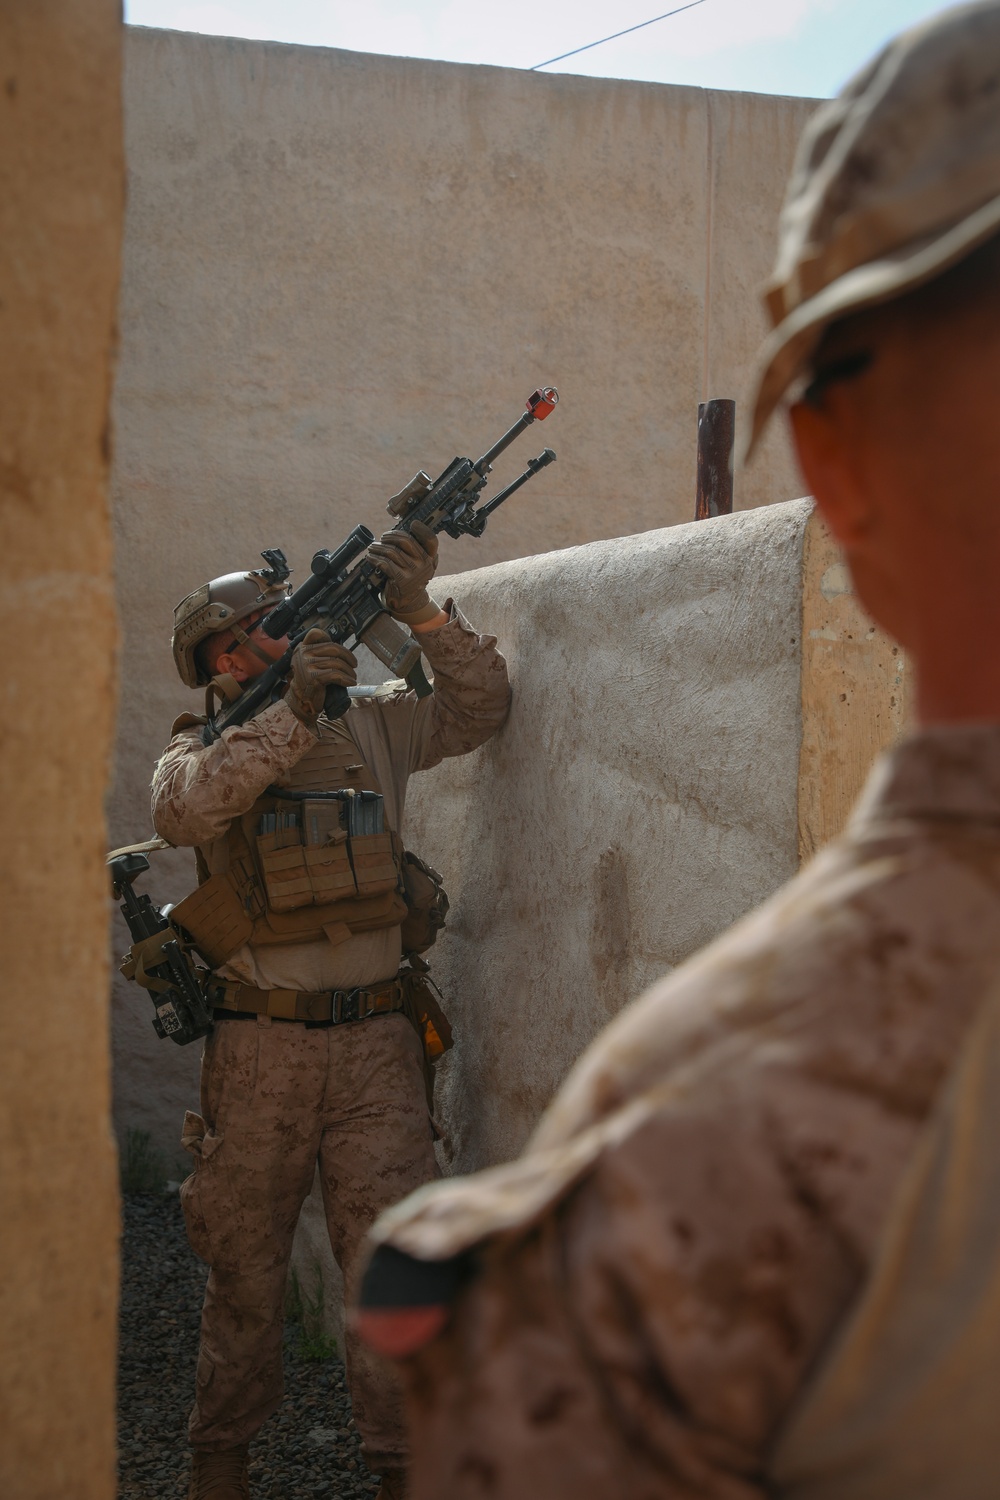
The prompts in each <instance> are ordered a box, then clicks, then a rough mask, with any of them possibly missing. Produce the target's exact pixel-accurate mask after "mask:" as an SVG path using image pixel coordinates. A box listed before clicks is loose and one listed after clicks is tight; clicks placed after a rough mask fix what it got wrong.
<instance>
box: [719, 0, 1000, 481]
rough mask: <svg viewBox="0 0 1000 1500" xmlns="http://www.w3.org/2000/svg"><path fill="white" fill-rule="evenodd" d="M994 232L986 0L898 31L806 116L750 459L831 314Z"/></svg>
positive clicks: (997, 135) (882, 298) (992, 22)
mask: <svg viewBox="0 0 1000 1500" xmlns="http://www.w3.org/2000/svg"><path fill="white" fill-rule="evenodd" d="M998 230H1000V0H980V3H977V4H972V5H959V6H955V7H953V8H952V9H950V10H946V11H944V12H943V13H942V14H940V15H938V16H934V17H933V18H932V19H931V20H929V21H926V22H924V23H923V24H922V25H919V26H915V27H913V28H912V29H911V30H909V31H905V32H903V33H902V35H901V36H898V37H896V38H895V40H894V41H892V42H890V43H889V44H888V46H887V47H886V48H885V49H884V50H883V51H882V52H881V53H880V54H879V55H878V56H877V57H876V58H875V59H874V60H873V61H872V62H871V63H869V65H868V66H867V67H866V68H865V69H863V71H862V72H860V73H858V74H857V76H856V77H855V78H853V79H852V80H851V82H850V83H848V84H847V85H846V87H845V88H844V91H843V93H842V94H841V95H840V96H839V98H837V99H834V100H831V102H830V103H829V104H824V105H823V106H822V107H821V108H820V109H819V110H817V112H816V114H815V115H813V117H812V119H811V120H810V122H809V124H808V125H807V126H806V129H805V132H804V134H803V136H802V140H801V142H800V143H799V150H798V155H797V157H796V161H795V166H794V168H793V170H792V176H791V179H790V181H789V185H788V191H787V194H786V196H785V203H784V207H783V209H782V212H781V219H780V223H779V242H778V256H777V262H776V265H775V270H774V275H773V277H772V279H771V281H770V283H769V284H768V287H767V290H766V293H765V302H766V305H767V309H768V312H769V314H770V318H771V323H772V325H773V327H774V332H773V333H772V334H771V336H770V337H769V338H768V340H767V342H766V343H765V345H764V347H763V349H762V350H761V354H760V357H759V360H758V365H757V373H756V379H755V387H754V390H755V393H754V396H753V404H752V412H753V415H752V418H751V422H750V426H749V431H748V432H747V433H746V435H745V441H746V452H747V456H749V454H750V452H751V451H752V450H753V448H754V446H755V444H756V442H757V440H758V438H759V437H760V435H761V433H762V431H763V429H764V426H765V424H766V423H767V421H768V418H769V417H770V416H771V414H772V412H773V411H774V409H775V407H776V406H777V404H778V402H779V401H780V400H781V397H782V396H783V395H784V393H785V392H786V391H787V390H788V388H789V386H790V385H791V384H792V382H793V381H795V380H796V379H797V377H799V376H800V375H802V374H803V372H804V370H805V368H806V366H807V364H808V361H809V359H810V357H811V355H812V354H813V353H814V351H815V349H816V346H817V344H818V343H819V340H820V337H821V335H822V333H823V330H824V328H826V327H827V325H828V324H830V323H832V322H834V321H836V320H837V319H838V318H842V317H844V316H845V315H846V314H848V313H852V312H858V311H860V310H861V309H862V308H866V307H874V306H876V305H877V304H879V303H881V302H888V301H891V300H892V298H894V297H898V296H900V295H902V293H904V292H908V291H910V290H912V289H913V288H915V287H918V286H920V285H922V284H923V283H925V282H928V281H931V280H933V279H934V277H935V276H938V275H940V274H941V273H942V272H943V271H945V270H947V269H948V268H949V267H951V266H953V265H955V264H956V263H957V262H958V261H960V260H962V259H964V257H965V256H966V255H969V254H970V253H971V252H972V251H973V250H975V249H977V248H978V246H979V245H981V244H983V243H984V242H985V241H986V240H988V239H990V238H991V237H992V236H993V235H994V234H995V233H997V231H998Z"/></svg>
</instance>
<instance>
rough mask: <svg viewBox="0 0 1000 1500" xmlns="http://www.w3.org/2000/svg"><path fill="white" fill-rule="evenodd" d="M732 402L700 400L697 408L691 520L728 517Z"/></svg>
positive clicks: (733, 445) (733, 434) (733, 418)
mask: <svg viewBox="0 0 1000 1500" xmlns="http://www.w3.org/2000/svg"><path fill="white" fill-rule="evenodd" d="M735 451H736V402H735V401H727V400H725V399H716V400H714V401H702V402H701V403H700V405H699V407H698V493H697V497H696V499H695V510H694V518H695V520H696V521H705V520H707V519H708V518H709V517H710V516H728V515H732V510H733V458H734V456H735Z"/></svg>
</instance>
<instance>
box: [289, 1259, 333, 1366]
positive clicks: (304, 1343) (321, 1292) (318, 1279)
mask: <svg viewBox="0 0 1000 1500" xmlns="http://www.w3.org/2000/svg"><path fill="white" fill-rule="evenodd" d="M285 1318H286V1319H287V1321H288V1322H289V1323H290V1324H291V1325H292V1326H293V1327H294V1328H296V1329H297V1331H298V1350H299V1354H300V1356H301V1357H302V1358H303V1359H307V1360H315V1361H317V1362H319V1361H322V1360H324V1359H333V1357H334V1355H335V1354H336V1352H337V1340H336V1339H335V1338H332V1337H331V1336H330V1334H328V1333H327V1332H326V1329H325V1327H324V1324H325V1322H326V1290H325V1288H324V1286H323V1270H322V1267H321V1266H320V1263H319V1261H318V1260H314V1261H313V1264H312V1290H311V1291H310V1290H308V1289H307V1288H305V1287H303V1285H302V1283H301V1281H300V1280H299V1273H298V1271H296V1270H295V1268H294V1267H293V1268H292V1272H291V1275H290V1276H289V1278H288V1288H287V1290H286V1292H285Z"/></svg>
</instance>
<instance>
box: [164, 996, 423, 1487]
mask: <svg viewBox="0 0 1000 1500" xmlns="http://www.w3.org/2000/svg"><path fill="white" fill-rule="evenodd" d="M201 1108H202V1115H203V1116H204V1118H200V1117H199V1116H197V1115H191V1114H189V1115H188V1117H187V1120H186V1121H185V1131H184V1144H185V1146H186V1147H187V1149H188V1150H189V1151H191V1152H192V1154H193V1155H194V1158H195V1169H194V1172H193V1173H192V1175H191V1176H190V1177H188V1178H187V1180H186V1181H185V1182H184V1184H183V1185H182V1187H181V1201H182V1203H183V1207H184V1217H185V1220H186V1223H187V1230H188V1238H189V1240H190V1242H191V1247H192V1249H193V1250H194V1251H195V1253H196V1254H197V1255H199V1256H200V1257H201V1258H202V1260H204V1261H206V1262H207V1263H208V1265H209V1266H210V1267H211V1270H210V1273H209V1277H208V1285H207V1288H206V1292H205V1303H204V1307H203V1309H202V1320H201V1345H200V1350H199V1357H198V1369H197V1375H196V1394H195V1405H194V1410H193V1411H192V1413H191V1422H190V1427H189V1437H190V1441H191V1443H192V1445H194V1446H196V1447H199V1448H207V1449H220V1448H230V1447H234V1446H236V1445H237V1444H239V1443H245V1442H247V1441H248V1440H249V1439H250V1438H251V1437H253V1435H254V1434H255V1433H256V1432H257V1430H258V1429H259V1428H260V1426H261V1425H262V1423H263V1422H264V1421H265V1420H266V1419H267V1417H269V1416H270V1415H271V1413H272V1412H273V1411H274V1410H275V1409H276V1408H277V1406H278V1404H279V1402H280V1401H281V1397H282V1393H283V1389H284V1386H283V1375H282V1358H281V1347H282V1332H283V1324H284V1298H285V1282H286V1276H287V1273H288V1263H289V1259H290V1256H291V1250H292V1237H293V1235H294V1232H295V1225H296V1223H297V1221H298V1217H299V1213H300V1211H301V1208H302V1204H303V1202H304V1201H305V1198H306V1195H307V1194H308V1192H309V1190H310V1188H311V1187H312V1184H313V1179H314V1176H315V1171H316V1166H317V1164H318V1166H319V1177H320V1183H321V1185H322V1191H323V1204H324V1209H325V1212H326V1222H327V1228H328V1230H329V1235H330V1243H331V1245H332V1247H333V1253H334V1255H335V1257H336V1259H337V1263H338V1264H339V1266H340V1268H341V1270H342V1272H343V1275H344V1287H345V1294H346V1297H347V1299H348V1302H350V1299H351V1297H352V1294H353V1292H354V1289H355V1287H356V1284H357V1281H358V1277H359V1274H360V1269H361V1264H360V1262H361V1242H362V1240H363V1238H364V1235H365V1233H366V1231H367V1230H368V1228H369V1227H370V1225H371V1224H372V1222H373V1221H374V1220H375V1218H376V1217H377V1216H378V1214H379V1213H381V1211H382V1210H383V1209H384V1208H388V1207H389V1206H390V1205H391V1204H393V1203H395V1202H397V1201H398V1200H399V1199H400V1198H403V1197H405V1196H406V1194H407V1193H409V1192H411V1191H412V1190H413V1189H414V1188H416V1187H419V1186H420V1184H421V1183H424V1182H427V1181H429V1180H430V1179H431V1178H432V1177H436V1176H437V1175H438V1170H437V1163H436V1160H435V1156H434V1150H433V1141H432V1130H431V1124H430V1118H429V1115H428V1111H427V1097H426V1094H425V1091H424V1077H423V1050H422V1046H421V1043H420V1041H419V1039H418V1037H417V1034H416V1032H415V1031H414V1029H413V1027H412V1026H411V1025H410V1023H409V1022H408V1021H406V1020H405V1019H404V1018H403V1017H402V1016H400V1015H388V1016H375V1017H372V1018H371V1019H369V1020H366V1021H359V1022H355V1023H353V1024H349V1025H345V1026H331V1027H325V1028H310V1029H307V1028H306V1027H305V1026H304V1025H302V1024H301V1023H298V1022H282V1021H271V1020H270V1019H269V1018H267V1017H260V1018H258V1019H257V1020H256V1021H254V1020H240V1019H235V1020H225V1021H221V1022H220V1023H219V1024H218V1025H217V1026H216V1028H215V1030H214V1032H213V1033H212V1034H211V1036H210V1037H209V1039H208V1042H207V1044H206V1047H205V1056H204V1060H203V1062H202V1082H201ZM346 1344H347V1347H346V1361H347V1378H348V1385H349V1388H350V1392H351V1400H352V1404H353V1409H354V1420H355V1422H356V1424H357V1427H358V1431H359V1433H360V1435H361V1438H362V1440H363V1443H364V1448H365V1453H366V1457H367V1458H368V1461H369V1463H370V1464H371V1466H372V1468H374V1469H376V1471H378V1470H379V1469H380V1468H381V1467H391V1466H393V1464H396V1465H398V1464H399V1463H400V1461H401V1460H403V1459H404V1458H405V1455H406V1436H405V1426H404V1420H403V1407H402V1397H401V1394H400V1391H399V1388H398V1385H397V1382H396V1378H395V1375H394V1374H393V1372H392V1371H391V1370H390V1368H389V1366H388V1365H386V1364H384V1363H382V1361H381V1360H379V1358H378V1357H377V1356H375V1355H373V1354H372V1353H371V1352H370V1351H368V1350H366V1349H365V1347H364V1346H363V1345H362V1344H361V1343H360V1342H359V1341H356V1340H355V1339H354V1338H353V1336H352V1335H351V1334H350V1333H348V1335H347V1339H346Z"/></svg>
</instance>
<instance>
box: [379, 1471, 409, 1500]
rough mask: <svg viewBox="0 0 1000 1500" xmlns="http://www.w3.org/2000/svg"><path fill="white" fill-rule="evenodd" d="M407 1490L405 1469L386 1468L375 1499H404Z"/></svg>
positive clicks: (407, 1492)
mask: <svg viewBox="0 0 1000 1500" xmlns="http://www.w3.org/2000/svg"><path fill="white" fill-rule="evenodd" d="M408 1494H409V1490H408V1489H407V1485H406V1470H405V1469H386V1470H385V1472H384V1473H383V1475H382V1483H381V1485H380V1486H379V1492H378V1494H377V1495H376V1496H375V1500H406V1497H407V1495H408Z"/></svg>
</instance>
